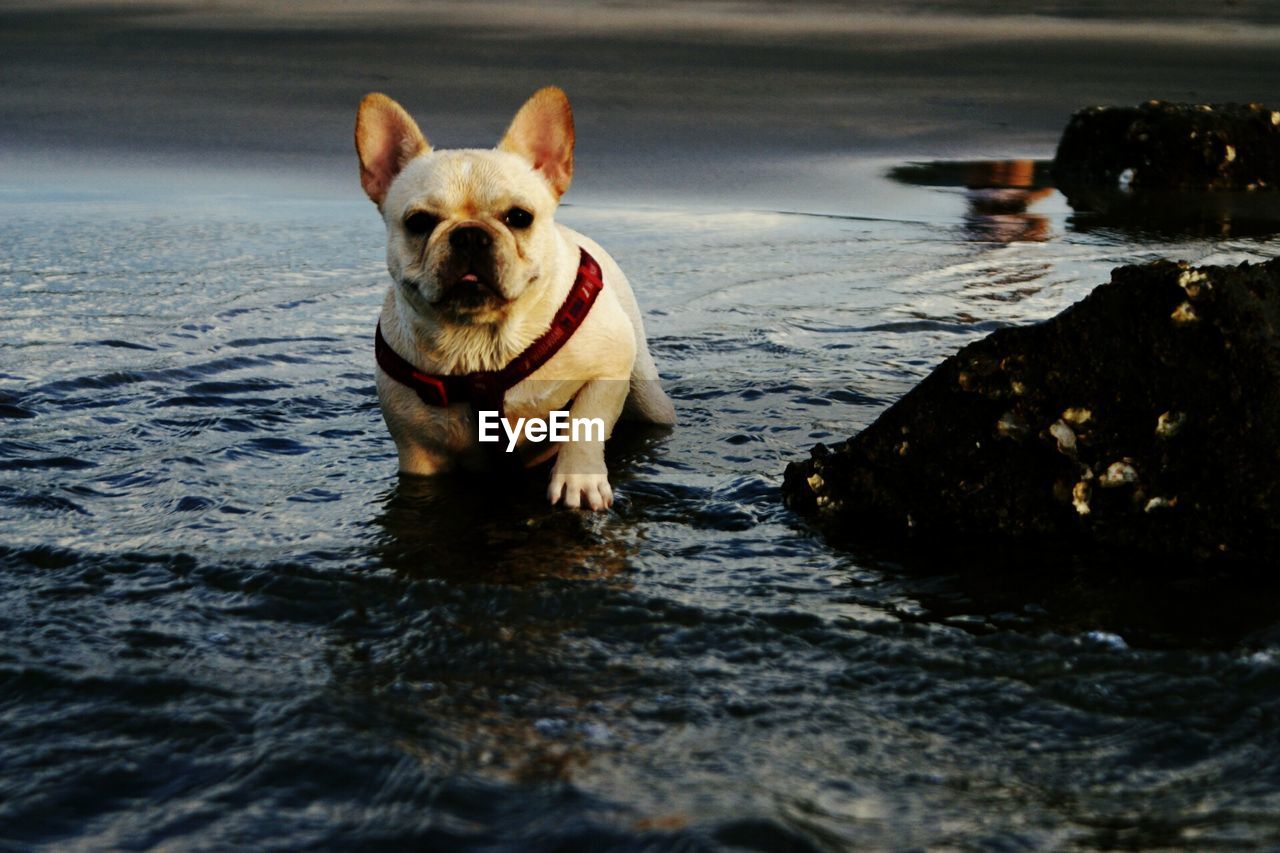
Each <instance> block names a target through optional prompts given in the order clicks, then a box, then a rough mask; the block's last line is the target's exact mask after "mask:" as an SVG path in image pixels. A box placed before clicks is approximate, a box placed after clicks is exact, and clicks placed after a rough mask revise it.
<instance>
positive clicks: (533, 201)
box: [355, 87, 675, 510]
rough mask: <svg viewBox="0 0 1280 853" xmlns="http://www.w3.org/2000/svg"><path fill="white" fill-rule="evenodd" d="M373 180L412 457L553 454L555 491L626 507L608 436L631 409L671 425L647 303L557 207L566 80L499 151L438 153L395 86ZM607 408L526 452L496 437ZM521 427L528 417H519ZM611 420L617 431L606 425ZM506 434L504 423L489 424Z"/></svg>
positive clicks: (556, 496) (366, 140) (572, 499)
mask: <svg viewBox="0 0 1280 853" xmlns="http://www.w3.org/2000/svg"><path fill="white" fill-rule="evenodd" d="M355 143H356V152H357V154H358V155H359V160H360V182H361V185H362V186H363V187H364V191H365V193H366V194H367V195H368V196H369V198H370V200H372V201H373V203H374V204H376V205H377V207H378V210H379V212H380V213H381V214H382V218H383V220H384V222H385V224H386V228H387V269H388V271H389V272H390V274H391V279H392V284H391V287H390V288H389V290H388V291H387V294H386V298H385V300H384V302H383V306H382V314H381V317H380V319H379V325H378V333H377V336H376V339H375V340H376V346H375V349H376V360H377V363H378V367H377V386H378V399H379V401H380V403H381V406H382V415H383V418H384V420H385V421H386V424H387V428H388V430H389V431H390V433H391V436H392V438H393V439H394V440H395V444H396V450H397V452H398V455H399V462H400V471H401V472H402V473H403V474H410V475H433V474H437V473H442V472H445V471H450V470H459V469H460V470H475V469H478V468H482V467H485V466H492V464H493V462H494V458H495V456H503V455H506V456H507V457H508V458H509V459H514V460H517V461H518V463H519V464H520V465H521V466H523V467H532V466H534V465H537V464H540V463H542V462H544V461H546V460H548V459H550V458H551V457H552V456H554V457H555V463H554V465H553V466H552V469H551V479H550V484H549V486H548V488H547V497H548V499H549V500H550V502H551V504H552V505H553V506H554V505H556V504H558V503H560V502H563V503H564V505H565V506H567V507H573V508H578V507H590V508H591V509H593V510H602V509H605V508H607V507H609V506H611V505H612V503H613V490H612V488H611V487H610V485H609V478H608V471H607V470H606V467H605V460H604V440H605V439H607V438H608V437H609V435H611V434H612V431H613V427H614V424H615V423H616V422H617V421H618V420H619V418H620V417H623V416H626V417H628V418H630V419H635V420H640V421H647V422H649V423H653V424H661V425H666V426H670V425H673V424H674V423H675V409H674V407H673V406H672V404H671V400H670V399H669V398H668V397H667V395H666V394H665V393H664V392H663V390H662V388H661V387H660V385H659V382H658V370H657V367H656V366H655V365H654V362H653V358H652V357H651V356H650V355H649V348H648V343H647V341H646V338H645V333H644V323H643V322H642V320H641V317H640V309H639V307H638V306H637V304H636V300H635V297H634V296H633V294H632V292H631V287H630V285H629V284H628V282H627V279H626V276H624V275H623V273H622V270H621V269H619V268H618V265H617V264H616V263H615V262H614V260H613V258H611V257H610V256H609V254H608V253H607V252H605V251H604V249H602V248H601V247H600V246H599V245H598V244H597V243H595V242H594V241H592V240H590V239H588V238H587V237H585V236H583V235H581V234H578V233H577V232H575V231H573V230H571V229H569V228H566V227H564V226H562V225H558V224H557V223H556V222H555V219H554V216H555V212H556V209H557V208H558V206H559V204H560V198H561V196H563V195H564V193H565V191H566V190H567V189H568V188H569V184H570V181H571V180H572V179H573V147H574V128H573V113H572V111H571V109H570V106H569V99H568V98H567V97H566V96H565V94H564V92H563V91H561V90H560V89H558V88H556V87H547V88H544V89H541V90H539V91H538V92H536V93H534V95H533V96H532V97H531V98H530V99H529V100H528V101H527V102H526V103H525V104H524V106H523V107H521V108H520V110H519V111H518V112H517V113H516V116H515V118H514V119H513V120H512V122H511V125H510V127H509V128H508V129H507V132H506V134H505V135H504V136H503V137H502V140H501V141H500V142H499V143H498V145H497V147H496V148H494V149H491V150H490V149H447V150H435V149H433V148H432V147H431V146H430V144H429V143H428V142H427V140H426V137H424V136H423V135H422V132H421V130H419V129H418V125H417V124H416V123H415V122H414V120H413V119H412V118H411V117H410V116H409V114H408V113H407V112H406V111H405V110H404V108H403V107H401V106H400V105H399V104H397V103H396V102H395V101H393V100H392V99H390V98H388V97H387V96H386V95H383V94H380V93H373V94H369V95H367V96H366V97H365V98H364V100H363V101H361V103H360V107H359V110H358V112H357V116H356V128H355ZM566 407H567V408H568V416H569V418H571V419H573V420H574V421H575V422H577V421H579V420H580V421H582V422H583V423H588V424H591V423H597V422H598V423H599V424H600V425H602V427H603V429H602V430H596V431H595V433H594V434H593V433H592V431H591V430H589V429H588V430H586V431H585V432H586V434H585V435H579V434H577V430H576V429H575V431H574V436H573V439H571V440H557V441H556V442H552V441H548V442H547V443H546V445H545V446H544V447H536V446H535V443H536V439H537V438H538V435H537V434H536V433H534V432H533V431H532V430H531V429H526V431H525V433H524V434H523V436H522V438H523V440H522V441H519V442H518V443H517V442H516V441H515V439H514V438H513V440H512V444H513V445H517V446H518V448H519V451H520V452H519V453H517V454H511V453H510V452H509V451H506V450H505V449H504V445H505V442H499V443H497V444H494V443H489V444H487V445H486V444H485V442H483V441H481V438H482V436H483V430H482V427H484V426H488V425H491V424H492V423H493V417H494V415H498V416H500V417H501V418H504V419H505V421H504V422H510V421H511V420H512V418H513V416H514V417H515V418H516V419H517V420H516V422H517V423H522V422H521V421H520V420H519V419H521V418H523V419H525V420H524V422H525V423H529V424H533V423H536V421H535V420H534V419H540V420H542V421H546V420H547V419H548V418H549V417H550V416H551V415H552V413H558V416H560V417H562V418H563V413H564V410H565V408H566ZM517 429H518V428H517ZM601 433H603V434H601ZM484 437H485V438H486V440H487V441H489V442H492V440H493V439H492V436H491V435H490V436H484Z"/></svg>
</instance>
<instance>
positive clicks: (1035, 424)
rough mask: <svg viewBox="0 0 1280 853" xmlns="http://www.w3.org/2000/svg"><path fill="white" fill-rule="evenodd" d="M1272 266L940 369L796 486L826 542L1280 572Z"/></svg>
mask: <svg viewBox="0 0 1280 853" xmlns="http://www.w3.org/2000/svg"><path fill="white" fill-rule="evenodd" d="M1277 329H1280V260H1276V261H1270V262H1267V263H1264V264H1253V265H1250V264H1241V265H1240V266H1238V267H1203V268H1190V267H1188V266H1187V265H1185V264H1175V263H1171V262H1168V261H1158V262H1155V263H1152V264H1148V265H1143V266H1130V267H1121V268H1119V269H1116V270H1114V271H1113V273H1112V278H1111V281H1110V282H1109V283H1107V284H1104V285H1102V286H1100V287H1098V288H1096V289H1095V290H1094V291H1093V292H1092V293H1091V294H1090V295H1089V296H1088V297H1087V298H1085V299H1084V300H1082V301H1081V302H1079V303H1077V304H1075V305H1073V306H1072V307H1070V308H1068V309H1067V310H1066V311H1064V312H1062V313H1061V314H1059V315H1058V316H1056V317H1054V318H1052V319H1050V320H1047V321H1045V322H1043V323H1039V324H1037V325H1034V326H1027V327H1020V328H1009V329H1002V330H1000V331H997V332H995V333H993V334H991V335H989V336H988V337H986V338H984V339H982V340H980V341H977V342H975V343H973V344H970V345H969V346H966V347H965V348H964V349H962V350H960V351H959V352H958V353H957V354H956V355H954V356H952V357H951V358H948V359H947V360H946V361H944V362H943V363H942V364H941V365H940V366H939V367H938V368H937V369H936V370H935V371H934V372H933V373H932V374H930V375H929V376H928V377H927V378H926V379H925V380H924V381H923V382H922V383H920V385H918V386H917V387H916V388H914V389H913V390H912V391H911V392H910V393H908V394H907V395H906V396H905V397H903V398H902V399H901V400H900V401H899V402H898V403H897V404H895V405H894V406H892V407H891V408H889V409H888V410H887V411H885V412H884V414H882V415H881V416H880V418H879V419H878V420H877V421H876V422H875V423H874V424H872V425H871V426H870V427H868V428H867V429H866V430H864V431H863V432H862V433H860V434H859V435H857V436H855V437H854V438H851V439H849V440H847V441H845V442H842V443H840V444H837V445H835V446H833V447H830V448H828V447H825V446H823V445H818V446H817V447H815V448H814V449H813V451H812V454H811V458H810V459H808V460H804V461H800V462H793V463H791V464H790V465H789V466H788V467H787V471H786V477H785V482H784V485H783V493H784V496H785V499H786V501H787V503H788V505H790V506H791V507H793V508H794V509H796V510H798V511H800V512H801V513H804V514H806V515H810V516H813V517H814V518H815V519H816V520H817V522H818V523H819V525H820V526H821V527H823V528H824V529H825V530H827V531H828V532H829V533H832V534H836V535H838V536H840V537H842V538H846V539H849V540H853V541H860V542H865V543H868V544H870V543H872V542H876V543H882V544H883V543H885V542H889V543H915V544H919V545H924V546H927V547H933V546H948V545H951V544H954V543H960V542H964V543H970V544H979V545H981V544H984V543H990V542H993V541H1005V542H1022V543H1027V544H1031V543H1035V544H1039V545H1043V544H1045V543H1048V542H1053V543H1061V544H1065V545H1067V546H1069V547H1070V548H1072V549H1075V548H1079V549H1082V550H1083V549H1091V548H1095V547H1102V548H1107V549H1118V550H1120V551H1123V552H1128V551H1133V552H1139V553H1147V554H1154V555H1160V556H1163V557H1168V558H1171V559H1174V560H1183V559H1185V560H1189V561H1192V562H1199V561H1204V560H1210V559H1213V560H1230V561H1247V562H1260V561H1263V560H1266V559H1269V558H1272V557H1274V556H1275V555H1276V554H1277V553H1280V550H1278V546H1280V515H1277V513H1276V508H1277V505H1278V504H1280V450H1278V449H1277V438H1280V345H1278V341H1277V337H1276V333H1277Z"/></svg>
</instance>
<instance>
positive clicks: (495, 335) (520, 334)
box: [382, 237, 579, 375]
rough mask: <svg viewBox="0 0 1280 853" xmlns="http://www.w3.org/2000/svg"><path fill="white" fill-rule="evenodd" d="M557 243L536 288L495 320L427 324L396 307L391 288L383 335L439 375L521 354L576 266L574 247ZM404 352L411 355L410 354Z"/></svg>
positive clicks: (551, 313)
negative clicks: (465, 323) (500, 318)
mask: <svg viewBox="0 0 1280 853" xmlns="http://www.w3.org/2000/svg"><path fill="white" fill-rule="evenodd" d="M559 242H560V243H561V244H562V245H561V246H560V247H559V249H558V250H557V252H556V253H555V256H554V258H553V259H552V261H551V263H552V265H553V268H551V269H546V270H543V271H542V273H541V275H540V278H541V283H540V286H535V287H530V288H528V289H527V290H526V291H525V292H524V293H522V294H521V295H520V296H519V297H517V298H516V299H514V300H512V301H511V303H510V304H509V306H508V310H507V316H506V318H505V319H504V320H503V321H502V322H500V323H477V324H473V325H472V324H468V325H462V324H454V323H449V324H429V323H424V322H421V321H419V320H416V319H414V315H413V312H412V310H411V309H409V308H408V306H405V305H398V304H397V300H398V298H399V297H398V295H397V293H396V288H395V287H394V286H393V287H392V289H391V290H390V291H389V292H388V294H387V301H386V304H385V305H384V306H383V311H382V315H383V321H382V323H383V335H384V336H385V337H386V339H387V341H388V343H390V344H391V346H392V347H393V348H394V349H395V350H396V351H397V352H401V353H404V354H405V355H406V356H409V357H410V358H411V360H412V362H413V363H414V364H415V365H416V366H417V367H418V368H420V369H422V370H424V371H427V372H430V373H438V374H445V375H457V374H463V373H477V372H482V371H493V370H500V369H502V368H503V367H505V366H506V365H507V364H508V363H509V362H510V361H511V360H512V359H514V358H515V357H516V356H518V355H519V354H520V353H522V352H524V351H525V349H527V348H528V347H529V345H530V344H532V343H533V342H534V341H535V340H537V339H538V337H539V336H540V335H542V333H543V332H545V331H546V330H547V328H548V327H549V326H550V325H551V320H552V318H554V317H555V314H556V311H557V310H558V309H559V307H560V305H561V303H562V302H564V299H565V296H566V295H567V294H568V292H569V289H570V288H571V287H572V286H573V282H574V279H575V276H576V274H577V269H578V253H579V249H578V247H577V246H574V245H572V244H570V243H569V241H568V240H566V239H565V238H564V237H560V239H559ZM410 353H413V354H414V355H412V356H410Z"/></svg>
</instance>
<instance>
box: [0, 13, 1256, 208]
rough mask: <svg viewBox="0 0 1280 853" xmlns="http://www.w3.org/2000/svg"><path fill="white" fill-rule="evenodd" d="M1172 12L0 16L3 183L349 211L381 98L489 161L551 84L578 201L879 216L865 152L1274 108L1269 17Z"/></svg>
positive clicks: (934, 154) (1042, 146) (1030, 145)
mask: <svg viewBox="0 0 1280 853" xmlns="http://www.w3.org/2000/svg"><path fill="white" fill-rule="evenodd" d="M1156 8H1157V4H1129V5H1127V6H1126V7H1125V9H1124V10H1122V11H1116V10H1115V9H1114V8H1113V5H1112V4H1070V5H1065V6H1064V4H1055V3H1048V2H1042V3H1038V4H1037V3H1032V4H1014V3H1005V2H987V3H982V4H972V5H971V4H959V3H924V2H917V3H908V4H887V3H879V4H877V3H821V2H817V3H786V4H767V3H743V4H733V5H724V4H716V3H692V4H657V5H652V6H648V5H646V6H644V7H641V6H633V5H627V4H617V5H613V4H606V5H600V6H597V5H593V4H586V3H567V2H558V3H551V4H539V5H538V6H537V7H536V8H533V7H527V6H521V5H518V4H514V3H497V4H484V3H481V4H466V3H452V2H445V3H427V4H414V3H408V2H388V0H382V2H377V3H372V4H359V6H358V7H354V6H349V5H346V4H340V3H323V2H317V3H304V4H283V3H268V4H251V3H235V2H211V3H205V2H199V3H197V2H175V3H142V2H137V3H84V2H61V0H60V2H54V3H40V4H35V3H29V4H21V3H19V4H16V5H15V4H8V6H7V7H6V8H5V9H4V10H2V11H0V56H2V57H3V58H2V59H0V75H2V76H3V79H4V80H5V86H4V87H3V90H2V91H0V119H2V120H0V150H2V151H3V152H4V155H3V156H4V160H5V165H6V168H5V170H4V171H5V177H4V178H2V179H0V181H3V185H4V186H9V187H10V188H12V186H13V185H14V184H15V183H19V184H20V183H23V182H24V181H28V182H29V181H38V182H41V183H44V184H46V185H50V184H60V185H63V186H64V187H66V188H69V189H71V190H72V191H74V187H75V185H76V184H77V183H79V182H81V181H82V180H83V179H82V178H79V177H76V176H77V175H80V174H81V172H80V171H79V170H81V169H82V168H87V169H90V170H93V169H96V168H99V167H103V166H111V167H116V168H123V169H125V170H126V171H132V172H133V173H134V176H135V180H134V183H135V184H142V185H152V186H158V185H164V184H165V183H166V182H170V181H174V180H178V181H179V182H181V181H182V180H185V179H188V178H189V177H190V175H191V174H192V173H193V172H202V171H205V170H213V171H214V172H215V173H216V175H217V176H216V177H215V178H214V179H213V180H214V182H215V183H222V184H223V185H224V186H225V183H226V181H227V180H228V178H230V179H231V180H232V181H233V182H234V181H235V180H236V179H235V176H236V175H238V174H239V175H243V176H246V177H245V178H244V179H243V180H242V183H244V184H246V185H248V186H261V180H262V176H264V175H266V176H271V175H274V176H277V177H282V176H289V178H290V181H291V182H292V184H291V186H292V187H293V188H294V191H302V192H305V193H319V194H322V195H329V196H332V197H335V198H341V197H350V198H356V197H358V195H359V189H358V186H357V185H356V183H355V181H354V179H353V178H352V176H353V175H354V169H355V161H354V156H353V154H352V151H351V142H350V138H351V126H352V122H353V115H354V108H355V104H356V103H357V102H358V100H359V98H360V97H361V96H362V95H363V94H364V93H365V92H367V91H371V90H381V91H385V92H387V93H389V94H391V95H392V96H393V97H395V98H397V99H399V100H400V101H401V102H402V103H404V104H405V105H406V106H407V107H408V108H409V109H410V111H411V112H413V113H414V114H415V115H416V116H418V118H419V120H420V123H421V124H422V126H423V128H424V130H425V131H426V133H427V135H428V137H429V138H431V139H432V140H434V141H435V142H436V143H437V144H440V145H444V146H477V145H479V146H488V145H491V144H493V142H494V141H495V140H496V138H497V135H498V134H499V133H500V131H501V130H502V128H503V127H504V126H505V122H506V120H507V118H508V116H509V115H510V113H511V111H512V110H513V109H514V108H515V106H517V105H518V104H519V103H521V102H522V101H523V99H524V98H525V97H526V96H527V95H528V93H529V92H531V91H533V89H535V88H537V87H539V86H541V85H544V84H549V83H555V84H557V85H560V86H562V87H563V88H565V89H566V90H567V91H568V92H569V94H570V97H571V98H572V100H573V103H574V105H575V112H576V115H577V122H578V158H579V160H578V162H579V169H578V175H579V179H578V183H577V185H576V187H575V191H574V193H573V194H571V195H570V197H569V199H568V201H570V202H573V201H579V202H583V201H586V202H601V201H610V200H612V201H622V202H624V203H628V204H658V205H664V204H670V203H688V204H708V203H711V204H716V203H722V202H723V203H728V204H732V205H743V206H748V207H760V206H765V207H782V208H789V209H802V210H821V211H823V212H855V213H866V212H867V210H866V207H867V205H866V201H865V200H864V199H856V198H852V194H853V192H854V187H855V186H856V184H857V183H858V182H857V181H855V180H852V179H851V178H850V177H849V175H848V170H850V169H856V168H857V167H856V166H855V165H853V164H852V161H854V160H857V159H859V158H868V157H880V158H888V159H898V160H904V159H930V158H979V159H982V158H988V159H989V158H1004V157H1014V156H1016V157H1041V158H1043V157H1049V156H1052V153H1053V147H1054V144H1055V142H1056V140H1057V137H1058V134H1059V133H1060V131H1061V128H1062V127H1063V126H1064V125H1065V123H1066V120H1067V118H1068V117H1069V116H1070V114H1071V112H1072V111H1073V110H1075V109H1077V108H1080V107H1082V106H1087V105H1091V104H1098V103H1119V104H1125V103H1136V102H1139V101H1142V100H1146V99H1148V98H1163V99H1168V100H1196V101H1214V100H1223V99H1231V100H1254V99H1257V100H1263V99H1267V98H1273V99H1274V93H1275V92H1276V91H1277V90H1278V89H1280V63H1276V62H1275V56H1276V55H1277V50H1278V49H1280V15H1277V14H1276V13H1275V12H1274V10H1273V9H1272V8H1271V7H1269V6H1267V5H1265V4H1262V3H1238V4H1231V5H1230V6H1227V7H1224V8H1223V9H1220V10H1219V9H1215V10H1213V16H1211V17H1205V16H1204V15H1205V9H1204V8H1203V7H1202V6H1201V5H1200V4H1192V3H1173V4H1159V12H1158V14H1157V12H1156ZM1062 13H1065V15H1064V14H1062ZM1066 15H1069V16H1066ZM175 172H176V177H175ZM273 191H279V189H278V188H277V189H275V190H273Z"/></svg>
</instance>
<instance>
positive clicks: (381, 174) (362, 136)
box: [356, 92, 431, 210]
mask: <svg viewBox="0 0 1280 853" xmlns="http://www.w3.org/2000/svg"><path fill="white" fill-rule="evenodd" d="M430 150H431V146H430V145H429V144H428V143H427V139H426V137H424V136H423V135H422V131H421V130H418V125H417V124H416V123H414V120H413V119H412V118H410V117H409V114H408V113H407V112H405V111H404V107H402V106H400V105H399V104H397V103H396V102H395V101H393V100H391V99H390V98H388V97H387V96H386V95H383V94H382V93H380V92H373V93H372V94H369V95H365V96H364V100H363V101H361V102H360V110H359V111H358V112H357V113H356V153H357V154H359V155H360V183H361V185H362V186H363V187H364V191H365V193H366V194H367V195H368V196H369V198H370V199H372V201H373V203H374V204H376V205H377V206H378V209H379V210H381V209H382V200H383V199H385V198H386V197H387V190H388V189H389V188H390V187H391V182H392V181H394V180H395V177H396V175H398V174H400V170H401V169H403V168H404V167H405V165H406V164H407V163H408V162H409V161H410V160H412V159H413V158H414V157H417V156H418V155H419V154H425V153H426V152H428V151H430Z"/></svg>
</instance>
